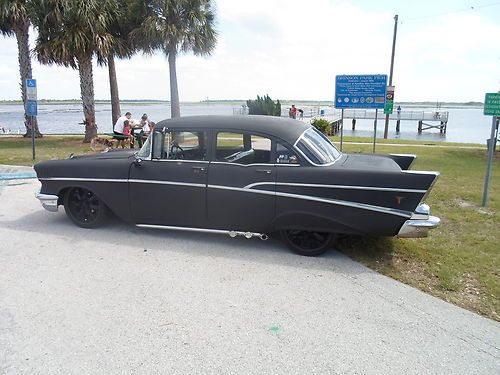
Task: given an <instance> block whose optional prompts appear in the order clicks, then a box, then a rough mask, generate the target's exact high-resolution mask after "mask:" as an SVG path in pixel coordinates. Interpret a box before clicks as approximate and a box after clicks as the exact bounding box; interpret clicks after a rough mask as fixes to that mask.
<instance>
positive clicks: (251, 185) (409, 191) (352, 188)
mask: <svg viewBox="0 0 500 375" xmlns="http://www.w3.org/2000/svg"><path fill="white" fill-rule="evenodd" d="M274 184H275V185H280V186H299V187H317V188H329V189H348V190H374V191H394V192H401V193H420V194H424V193H426V192H427V190H417V189H398V188H383V187H373V186H352V185H323V184H303V183H298V182H276V183H274V182H254V183H253V184H249V185H247V186H245V189H251V188H253V187H255V186H261V185H274Z"/></svg>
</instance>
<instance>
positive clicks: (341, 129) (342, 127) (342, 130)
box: [340, 108, 344, 151]
mask: <svg viewBox="0 0 500 375" xmlns="http://www.w3.org/2000/svg"><path fill="white" fill-rule="evenodd" d="M341 111H342V115H341V116H340V151H342V142H343V140H344V108H342V110H341Z"/></svg>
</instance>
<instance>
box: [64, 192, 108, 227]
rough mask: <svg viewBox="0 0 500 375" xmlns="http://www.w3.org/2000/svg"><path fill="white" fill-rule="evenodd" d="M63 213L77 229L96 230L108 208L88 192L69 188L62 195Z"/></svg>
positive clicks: (104, 217)
mask: <svg viewBox="0 0 500 375" xmlns="http://www.w3.org/2000/svg"><path fill="white" fill-rule="evenodd" d="M64 211H66V215H68V217H69V218H70V219H71V221H72V222H73V223H75V224H76V225H78V226H79V227H82V228H96V227H98V226H100V225H102V224H103V222H104V220H105V219H106V216H107V213H108V208H107V207H106V205H105V204H104V203H103V201H101V200H100V199H99V198H98V197H97V196H96V195H95V194H94V193H93V192H91V191H90V190H87V189H84V188H71V189H69V190H68V191H67V192H66V194H65V195H64Z"/></svg>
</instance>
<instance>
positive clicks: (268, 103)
mask: <svg viewBox="0 0 500 375" xmlns="http://www.w3.org/2000/svg"><path fill="white" fill-rule="evenodd" d="M247 106H248V114H250V115H265V116H281V103H280V101H279V100H277V101H276V103H275V102H274V101H273V100H272V99H271V98H270V97H269V95H266V96H264V97H262V98H261V97H260V96H259V95H257V100H247Z"/></svg>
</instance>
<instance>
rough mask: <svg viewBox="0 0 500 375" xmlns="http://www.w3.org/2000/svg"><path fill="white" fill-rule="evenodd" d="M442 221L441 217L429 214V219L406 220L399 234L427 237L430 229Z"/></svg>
mask: <svg viewBox="0 0 500 375" xmlns="http://www.w3.org/2000/svg"><path fill="white" fill-rule="evenodd" d="M440 223H441V219H439V218H438V217H436V216H429V218H428V219H427V220H419V219H411V220H406V221H405V223H404V224H403V226H402V227H401V229H400V230H399V233H398V234H397V236H398V237H404V238H419V237H427V235H428V234H429V233H428V232H429V230H430V229H434V228H436V227H437V226H439V224H440Z"/></svg>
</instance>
